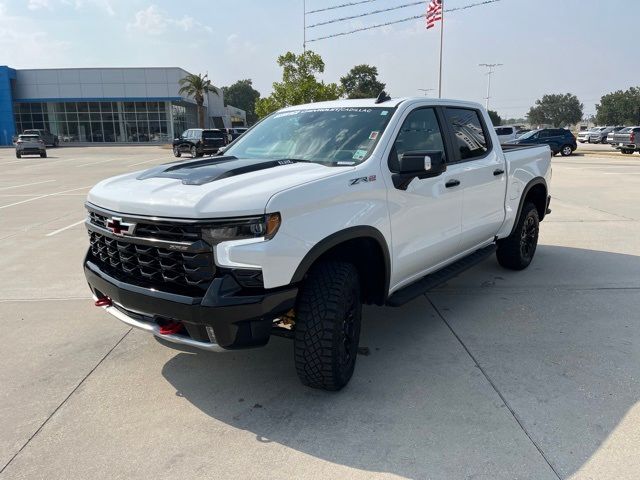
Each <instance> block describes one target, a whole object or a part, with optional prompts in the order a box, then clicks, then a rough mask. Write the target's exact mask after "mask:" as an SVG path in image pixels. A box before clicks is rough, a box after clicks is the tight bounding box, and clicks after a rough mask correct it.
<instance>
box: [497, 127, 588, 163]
mask: <svg viewBox="0 0 640 480" xmlns="http://www.w3.org/2000/svg"><path fill="white" fill-rule="evenodd" d="M545 144H546V145H549V148H551V151H552V152H553V154H554V155H557V154H558V153H560V154H561V155H562V156H563V157H568V156H569V155H571V154H572V153H573V152H574V151H575V149H576V148H578V144H577V143H576V137H574V136H573V133H571V132H570V131H569V130H567V129H566V128H541V129H539V130H532V131H530V132H528V133H525V134H524V135H522V136H521V137H519V138H516V139H515V140H511V141H510V142H507V145H545Z"/></svg>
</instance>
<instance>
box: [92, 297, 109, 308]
mask: <svg viewBox="0 0 640 480" xmlns="http://www.w3.org/2000/svg"><path fill="white" fill-rule="evenodd" d="M94 305H95V306H96V307H110V306H111V305H113V302H112V301H111V299H110V298H109V297H102V298H99V299H98V300H96V303H94Z"/></svg>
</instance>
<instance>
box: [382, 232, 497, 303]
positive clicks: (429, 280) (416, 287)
mask: <svg viewBox="0 0 640 480" xmlns="http://www.w3.org/2000/svg"><path fill="white" fill-rule="evenodd" d="M495 251H496V244H495V243H494V244H491V245H489V246H488V247H484V248H481V249H480V250H476V251H475V252H473V253H472V254H470V255H467V256H466V257H464V258H461V259H460V260H458V261H457V262H454V263H452V264H451V265H447V266H446V267H444V268H442V269H441V270H438V271H437V272H434V273H431V274H429V275H427V276H426V277H423V278H421V279H420V280H418V281H417V282H414V283H412V284H411V285H407V286H406V287H404V288H402V289H401V290H398V291H397V292H395V293H394V294H393V295H391V296H390V297H389V298H388V299H387V305H389V306H391V307H400V306H402V305H404V304H405V303H408V302H410V301H411V300H413V299H415V298H418V297H419V296H420V295H422V294H424V293H426V292H428V291H429V290H431V289H433V288H436V287H438V286H440V285H442V284H443V283H445V282H448V281H449V280H451V279H452V278H454V277H457V276H458V275H459V274H460V273H462V272H464V271H465V270H467V269H469V268H471V267H474V266H475V265H477V264H478V263H480V262H482V261H483V260H484V259H486V258H487V257H489V256H490V255H491V254H492V253H493V252H495Z"/></svg>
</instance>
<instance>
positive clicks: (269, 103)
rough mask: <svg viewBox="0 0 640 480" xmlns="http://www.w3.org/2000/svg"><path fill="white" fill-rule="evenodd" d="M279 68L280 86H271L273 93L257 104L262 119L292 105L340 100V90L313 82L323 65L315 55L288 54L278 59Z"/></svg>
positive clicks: (257, 111)
mask: <svg viewBox="0 0 640 480" xmlns="http://www.w3.org/2000/svg"><path fill="white" fill-rule="evenodd" d="M278 65H279V66H281V67H282V82H275V83H274V84H273V93H272V94H271V95H270V96H268V97H263V98H261V99H259V100H258V101H257V102H256V114H257V115H258V117H260V118H262V117H264V116H266V115H268V114H270V113H271V112H274V111H276V110H278V109H280V108H284V107H289V106H291V105H300V104H302V103H311V102H322V101H325V100H335V99H337V98H339V97H340V93H341V92H340V87H338V85H337V84H335V83H328V84H325V83H324V82H322V81H318V80H317V79H316V75H317V74H320V73H323V72H324V62H323V61H322V57H321V56H320V55H318V54H317V53H314V52H312V51H311V50H307V51H306V52H304V53H301V54H300V55H296V54H295V53H292V52H287V53H285V54H284V55H280V56H279V57H278Z"/></svg>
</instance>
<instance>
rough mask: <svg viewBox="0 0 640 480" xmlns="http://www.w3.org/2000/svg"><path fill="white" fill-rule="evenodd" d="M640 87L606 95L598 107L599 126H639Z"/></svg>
mask: <svg viewBox="0 0 640 480" xmlns="http://www.w3.org/2000/svg"><path fill="white" fill-rule="evenodd" d="M639 117H640V87H631V88H630V89H629V90H626V91H622V90H618V91H616V92H612V93H609V94H607V95H604V96H603V97H602V98H601V99H600V103H599V104H598V105H596V123H597V124H598V125H637V124H638V123H640V118H639Z"/></svg>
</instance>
